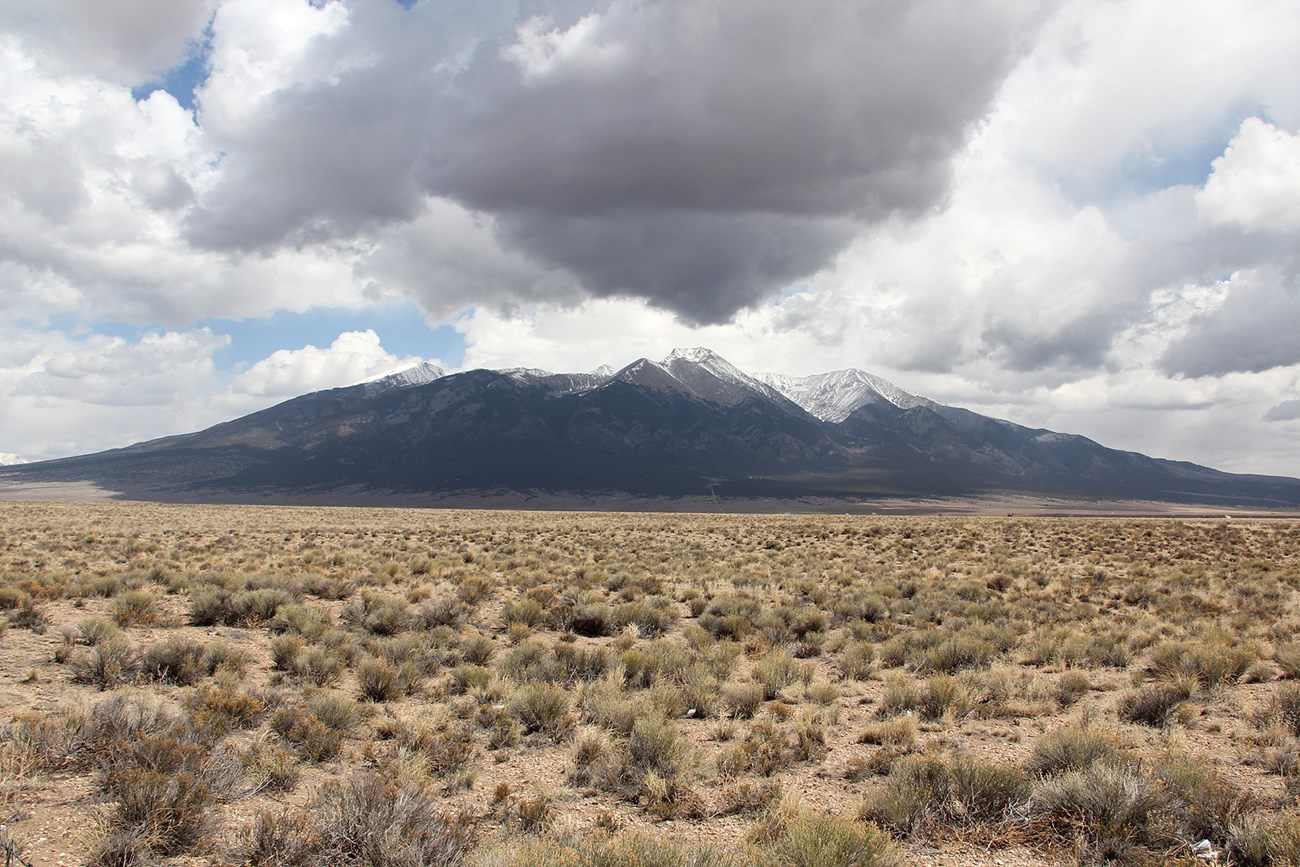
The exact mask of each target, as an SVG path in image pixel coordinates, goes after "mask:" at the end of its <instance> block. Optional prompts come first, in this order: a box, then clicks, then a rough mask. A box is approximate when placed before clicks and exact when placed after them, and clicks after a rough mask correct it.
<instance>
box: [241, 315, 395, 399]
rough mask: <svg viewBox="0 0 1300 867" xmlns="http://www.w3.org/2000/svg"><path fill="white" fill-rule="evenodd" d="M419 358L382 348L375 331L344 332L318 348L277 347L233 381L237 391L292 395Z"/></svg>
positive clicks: (347, 382)
mask: <svg viewBox="0 0 1300 867" xmlns="http://www.w3.org/2000/svg"><path fill="white" fill-rule="evenodd" d="M419 361H420V359H418V358H414V357H410V358H405V359H402V358H398V357H397V356H396V355H393V354H391V353H389V352H387V351H385V349H384V348H383V346H381V345H380V342H379V335H377V334H375V332H373V331H370V330H366V331H347V332H344V333H343V334H340V335H339V336H338V337H337V338H335V340H334V342H333V343H331V344H330V345H329V346H327V347H325V348H323V349H321V348H317V347H315V346H310V345H308V346H304V347H303V348H301V349H280V350H277V351H276V352H274V353H272V354H271V355H270V356H268V357H267V358H264V359H262V360H261V361H259V362H257V363H256V364H254V365H253V366H252V367H250V368H249V369H248V370H247V371H245V372H244V373H242V374H240V375H239V376H237V377H236V378H235V380H234V390H235V391H236V392H237V393H240V394H250V395H257V396H260V397H293V396H296V395H299V394H305V393H306V392H309V391H320V390H321V389H326V388H338V387H340V386H344V385H353V384H354V383H357V382H360V381H362V380H364V379H367V378H369V377H371V376H374V375H375V374H379V373H383V372H384V371H386V370H391V369H393V368H394V367H397V366H399V365H406V364H415V363H418V362H419Z"/></svg>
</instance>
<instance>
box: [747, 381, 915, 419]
mask: <svg viewBox="0 0 1300 867" xmlns="http://www.w3.org/2000/svg"><path fill="white" fill-rule="evenodd" d="M755 378H756V379H758V380H760V381H761V382H763V383H765V384H767V385H769V386H771V387H772V388H774V389H776V390H777V391H779V392H781V394H783V395H785V396H786V397H787V398H789V399H790V400H792V401H794V402H795V403H796V404H798V405H799V406H801V407H803V408H804V409H805V410H806V411H807V412H808V413H809V414H810V415H813V416H816V417H817V418H819V419H821V420H822V421H827V422H831V423H833V424H839V423H840V422H842V421H844V420H845V419H846V418H848V417H849V416H850V415H852V414H853V412H854V411H855V410H858V409H861V408H862V407H864V406H869V405H870V404H873V403H877V402H879V401H885V402H887V403H891V404H893V405H894V406H896V407H898V408H899V409H912V408H913V407H917V406H924V407H928V408H930V409H935V408H937V407H938V406H939V404H936V403H935V402H934V401H932V400H927V399H926V398H924V397H918V396H917V395H915V394H912V393H911V392H909V391H904V390H903V389H901V388H899V387H898V386H896V385H894V384H893V383H892V382H890V381H889V380H887V379H882V378H881V377H879V376H875V375H874V374H870V373H867V372H866V371H862V370H857V369H856V368H849V369H848V370H833V371H831V372H829V373H817V374H813V375H812V376H786V375H784V374H780V373H758V374H755Z"/></svg>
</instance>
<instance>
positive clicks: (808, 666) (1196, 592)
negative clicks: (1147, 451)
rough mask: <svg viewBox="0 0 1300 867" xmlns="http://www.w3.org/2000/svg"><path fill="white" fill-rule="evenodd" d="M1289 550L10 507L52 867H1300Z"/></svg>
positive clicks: (1074, 539)
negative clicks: (1074, 866)
mask: <svg viewBox="0 0 1300 867" xmlns="http://www.w3.org/2000/svg"><path fill="white" fill-rule="evenodd" d="M1298 588H1300V524H1297V523H1295V522H1292V521H1284V520H1222V519H1220V520H1187V519H1178V520H1173V519H1051V518H1018V519H1012V518H976V517H944V518H924V517H883V518H882V517H843V516H826V515H821V516H749V515H746V516H737V515H665V514H654V515H647V514H578V513H554V512H551V513H536V512H534V513H529V512H499V511H498V512H470V511H434V510H371V509H335V508H285V507H249V506H239V507H235V506H230V507H223V506H161V505H148V504H127V503H93V504H86V503H82V504H78V503H3V504H0V623H2V624H3V625H0V825H3V826H4V831H3V833H4V834H5V835H7V837H8V839H11V840H13V841H14V843H15V844H16V847H17V851H18V853H19V854H21V855H23V857H25V858H28V859H30V860H32V861H34V862H35V863H38V864H58V863H63V864H89V865H123V867H125V865H145V864H176V865H180V864H184V865H197V864H250V865H293V867H299V865H301V867H306V865H315V864H356V865H392V867H398V865H401V867H405V865H412V867H414V865H462V864H463V865H466V867H524V865H541V864H545V865H547V867H563V865H592V867H597V865H609V867H614V865H633V864H635V865H642V867H651V865H679V864H681V865H685V864H691V865H719V867H721V865H728V867H730V865H736V867H740V865H786V867H837V865H885V864H909V863H916V864H994V863H999V864H1008V865H1016V864H1022V865H1034V864H1062V863H1067V864H1068V863H1100V862H1105V861H1118V862H1122V863H1135V864H1140V863H1178V862H1185V863H1188V864H1193V863H1199V864H1204V863H1207V862H1208V863H1219V864H1229V863H1231V864H1240V865H1270V864H1293V863H1300V862H1298V860H1297V859H1300V809H1298V808H1297V796H1298V795H1300V637H1298V636H1297V627H1298V626H1300V605H1298V603H1300V595H1298V594H1297V590H1298Z"/></svg>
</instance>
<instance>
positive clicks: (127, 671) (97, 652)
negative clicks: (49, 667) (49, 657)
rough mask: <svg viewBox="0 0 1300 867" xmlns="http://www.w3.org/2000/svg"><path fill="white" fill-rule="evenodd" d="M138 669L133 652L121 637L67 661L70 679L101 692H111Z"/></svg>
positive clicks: (98, 645) (102, 643)
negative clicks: (108, 690) (89, 685)
mask: <svg viewBox="0 0 1300 867" xmlns="http://www.w3.org/2000/svg"><path fill="white" fill-rule="evenodd" d="M138 667H139V657H138V656H137V655H136V653H135V650H134V649H133V648H132V647H131V645H130V644H129V643H128V642H127V641H126V639H124V638H121V637H116V638H112V639H108V640H106V641H102V642H100V643H99V644H97V645H95V646H94V647H91V648H87V649H86V650H83V651H81V652H79V653H77V654H75V655H74V656H73V657H72V659H71V660H70V661H69V668H71V669H72V679H73V680H74V681H76V682H77V683H88V684H92V685H93V686H96V687H98V688H99V689H101V690H105V689H112V688H113V687H115V686H117V685H118V684H120V683H124V682H126V681H128V680H130V679H132V678H133V677H135V674H136V672H137V670H138Z"/></svg>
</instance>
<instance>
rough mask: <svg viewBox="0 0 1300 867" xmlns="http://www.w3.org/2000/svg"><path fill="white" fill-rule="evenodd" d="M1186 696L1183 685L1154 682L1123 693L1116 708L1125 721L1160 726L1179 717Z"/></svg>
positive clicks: (1187, 696)
mask: <svg viewBox="0 0 1300 867" xmlns="http://www.w3.org/2000/svg"><path fill="white" fill-rule="evenodd" d="M1188 698H1189V692H1188V690H1187V688H1186V687H1184V686H1180V685H1170V684H1165V683H1156V684H1151V685H1149V686H1144V687H1140V688H1139V689H1135V690H1133V691H1131V692H1129V693H1127V694H1126V695H1124V696H1123V697H1122V698H1121V699H1120V701H1119V704H1118V706H1117V708H1116V710H1117V712H1118V713H1119V717H1120V719H1122V720H1124V721H1126V722H1131V723H1140V724H1142V725H1148V726H1156V727H1161V726H1166V725H1169V724H1170V723H1172V722H1175V721H1176V720H1178V719H1179V718H1180V716H1181V714H1182V712H1183V708H1184V702H1185V701H1186V700H1187V699H1188Z"/></svg>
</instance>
